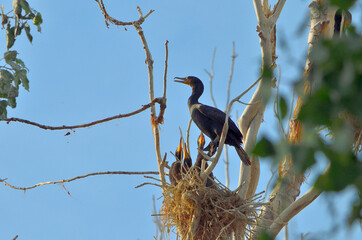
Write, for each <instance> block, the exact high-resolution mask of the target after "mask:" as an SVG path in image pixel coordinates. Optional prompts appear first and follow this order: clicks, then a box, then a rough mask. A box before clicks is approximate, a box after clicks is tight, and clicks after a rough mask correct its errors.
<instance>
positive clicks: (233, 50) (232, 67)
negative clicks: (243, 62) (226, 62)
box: [225, 42, 238, 110]
mask: <svg viewBox="0 0 362 240" xmlns="http://www.w3.org/2000/svg"><path fill="white" fill-rule="evenodd" d="M237 56H238V55H237V54H236V53H235V42H233V47H232V55H231V64H230V74H229V81H228V86H227V97H226V108H227V107H228V105H229V100H230V86H231V81H232V79H233V75H234V64H235V58H237ZM225 110H226V109H225Z"/></svg>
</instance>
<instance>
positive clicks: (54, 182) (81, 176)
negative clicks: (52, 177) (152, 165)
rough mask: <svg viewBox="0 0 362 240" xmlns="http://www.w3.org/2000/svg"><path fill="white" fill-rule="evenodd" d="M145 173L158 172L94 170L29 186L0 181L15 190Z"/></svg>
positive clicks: (4, 180)
mask: <svg viewBox="0 0 362 240" xmlns="http://www.w3.org/2000/svg"><path fill="white" fill-rule="evenodd" d="M146 174H156V175H157V174H159V172H154V171H153V172H152V171H146V172H129V171H107V172H95V173H88V174H85V175H80V176H76V177H73V178H69V179H63V180H58V181H49V182H41V183H37V184H35V185H33V186H30V187H16V186H14V185H11V184H9V183H8V182H7V181H6V180H7V179H0V182H2V183H4V184H5V185H6V186H8V187H10V188H13V189H16V190H23V191H25V190H29V189H33V188H36V187H39V186H44V185H49V184H63V183H67V182H73V181H75V180H78V179H82V178H86V177H91V176H97V175H146Z"/></svg>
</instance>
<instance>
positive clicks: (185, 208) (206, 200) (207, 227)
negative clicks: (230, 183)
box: [161, 171, 264, 240]
mask: <svg viewBox="0 0 362 240" xmlns="http://www.w3.org/2000/svg"><path fill="white" fill-rule="evenodd" d="M163 195H164V201H163V205H162V208H161V214H162V221H163V224H164V226H165V228H166V231H167V233H170V231H171V230H174V229H176V231H177V234H178V235H179V236H180V237H181V239H198V240H199V239H200V240H211V239H228V237H230V236H231V234H232V232H234V233H235V234H238V235H241V234H242V232H244V233H245V232H250V230H249V229H250V226H251V225H254V224H255V222H256V218H257V214H256V211H257V210H258V209H259V208H260V207H261V206H262V205H264V203H261V202H259V201H258V199H259V198H260V194H258V195H255V196H253V197H251V198H249V199H246V200H243V199H241V198H240V196H239V195H238V194H237V193H236V192H233V191H231V190H229V189H228V188H226V187H225V186H222V185H221V184H220V183H215V186H214V187H212V188H211V187H206V186H205V185H204V184H203V183H202V182H201V180H200V178H199V177H198V175H197V173H194V172H193V171H191V173H189V174H186V175H184V176H183V178H182V180H181V181H180V182H179V183H178V184H177V186H172V185H167V186H166V187H165V189H164V193H163Z"/></svg>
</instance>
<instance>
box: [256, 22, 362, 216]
mask: <svg viewBox="0 0 362 240" xmlns="http://www.w3.org/2000/svg"><path fill="white" fill-rule="evenodd" d="M310 58H311V62H312V69H311V71H310V73H309V76H308V79H307V81H309V84H310V86H311V87H310V92H308V93H307V94H305V95H304V98H303V105H302V108H301V111H300V114H299V117H298V120H299V121H300V123H301V124H302V126H303V128H302V129H303V131H302V138H301V140H300V142H299V143H298V144H297V145H296V144H292V143H286V142H285V139H284V138H283V139H282V140H281V141H280V142H278V143H273V142H271V141H269V140H267V139H266V138H262V139H261V140H260V141H259V142H258V143H257V144H256V147H255V150H254V154H257V155H259V156H262V157H271V158H273V159H277V160H280V159H281V156H282V155H284V156H291V157H292V160H293V166H294V168H295V170H296V171H297V172H299V173H303V172H304V171H305V170H307V169H308V168H310V167H312V166H313V165H314V164H316V162H317V161H318V159H317V158H316V156H324V157H325V158H326V159H327V160H328V161H329V164H330V166H329V168H328V170H327V171H326V172H325V173H324V174H321V175H320V176H319V177H318V178H317V180H316V182H315V187H316V188H319V189H322V190H324V191H335V192H336V191H342V190H344V189H346V188H347V187H348V186H353V187H354V188H355V189H356V190H357V191H359V192H360V193H361V192H362V161H361V159H358V156H361V153H359V155H358V151H360V149H361V146H360V145H359V146H356V145H358V144H360V142H358V140H357V138H358V137H360V136H361V135H360V134H361V129H362V110H361V109H362V107H361V106H362V105H361V104H362V36H361V35H359V34H357V33H355V31H354V30H353V28H351V29H350V32H349V34H348V36H347V37H346V36H344V37H339V38H333V39H328V40H327V39H320V41H319V42H318V43H317V44H316V45H315V46H314V47H313V49H312V52H311V55H310ZM304 84H305V79H301V80H300V81H299V82H298V83H297V84H296V90H297V92H298V93H299V94H300V95H301V96H302V95H303V91H304ZM287 107H288V106H287V104H286V101H285V99H283V98H279V99H278V108H279V110H280V115H281V117H285V116H286V113H287V112H288V110H287ZM321 129H324V130H323V131H321ZM326 134H327V135H328V136H329V137H328V136H326ZM361 213H362V211H361V203H360V201H358V200H356V202H355V204H354V207H353V209H352V210H351V215H350V219H349V222H350V223H351V222H353V221H354V220H356V219H359V220H361Z"/></svg>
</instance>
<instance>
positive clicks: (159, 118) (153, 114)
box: [95, 0, 168, 185]
mask: <svg viewBox="0 0 362 240" xmlns="http://www.w3.org/2000/svg"><path fill="white" fill-rule="evenodd" d="M95 1H96V2H97V3H98V6H99V8H100V9H101V11H102V14H103V16H104V19H105V22H106V25H107V27H108V26H109V22H110V23H112V24H114V25H117V26H127V25H132V26H133V27H134V28H135V29H136V31H137V33H138V36H139V37H140V38H141V41H142V45H143V49H144V51H145V54H146V60H145V63H146V64H147V70H148V86H149V96H150V101H153V99H154V98H155V97H154V87H153V60H152V55H151V52H150V49H149V47H148V43H147V40H146V37H145V34H144V32H143V29H142V27H141V25H142V23H143V22H144V21H145V19H146V18H147V17H148V16H149V15H150V14H151V13H153V12H154V10H150V11H149V12H148V13H147V14H146V15H145V16H144V15H143V13H142V11H141V8H140V7H138V6H137V11H138V13H139V19H138V20H136V21H133V22H122V21H119V20H117V19H115V18H113V17H111V16H109V14H108V13H107V11H106V8H105V7H104V4H103V0H95ZM167 43H168V42H166V44H165V45H166V60H165V62H167V57H168V47H167ZM166 75H167V64H166V65H165V76H164V92H163V93H164V96H163V97H162V104H161V105H162V107H161V110H160V115H159V116H157V115H156V108H155V107H154V106H151V125H152V133H153V136H154V142H155V150H156V157H157V165H158V170H159V174H160V179H161V182H162V185H164V184H165V183H166V180H165V171H164V168H162V166H161V163H162V156H161V150H160V131H159V129H158V125H159V124H160V123H162V122H163V114H164V111H165V108H166V83H165V79H166V78H167V77H166Z"/></svg>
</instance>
